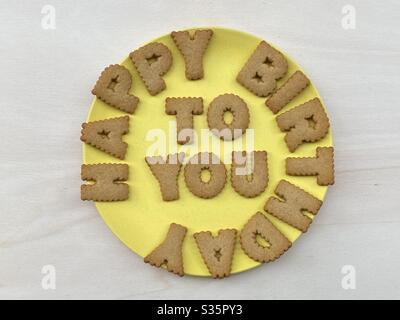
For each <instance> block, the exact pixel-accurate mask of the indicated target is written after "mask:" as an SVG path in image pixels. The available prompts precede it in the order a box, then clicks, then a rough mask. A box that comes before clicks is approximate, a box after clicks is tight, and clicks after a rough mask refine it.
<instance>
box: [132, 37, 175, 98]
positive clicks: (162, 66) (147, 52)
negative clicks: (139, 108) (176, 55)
mask: <svg viewBox="0 0 400 320" xmlns="http://www.w3.org/2000/svg"><path fill="white" fill-rule="evenodd" d="M129 57H130V58H131V60H132V62H133V64H134V65H135V67H136V70H137V71H138V73H139V75H140V77H141V78H142V80H143V82H144V85H145V86H146V88H147V91H148V92H149V93H150V94H151V95H152V96H154V95H156V94H158V93H159V92H161V91H163V90H164V89H165V88H166V85H165V81H164V80H163V78H162V76H163V75H164V74H166V73H167V72H168V70H169V69H170V68H171V65H172V54H171V51H170V50H169V49H168V47H167V46H165V45H164V44H162V43H159V42H153V43H149V44H147V45H145V46H143V47H141V48H139V49H137V50H135V51H133V52H131V53H130V54H129Z"/></svg>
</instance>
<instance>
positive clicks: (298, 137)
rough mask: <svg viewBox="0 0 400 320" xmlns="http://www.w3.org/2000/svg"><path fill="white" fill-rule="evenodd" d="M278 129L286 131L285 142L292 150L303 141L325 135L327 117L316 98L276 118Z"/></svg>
mask: <svg viewBox="0 0 400 320" xmlns="http://www.w3.org/2000/svg"><path fill="white" fill-rule="evenodd" d="M276 121H277V123H278V126H279V129H281V131H286V132H288V133H287V134H286V136H285V142H286V144H287V146H288V148H289V150H290V151H291V152H294V151H295V150H296V149H297V148H298V147H299V146H300V145H301V144H302V143H304V142H315V141H318V140H321V139H322V138H324V137H325V136H326V134H327V133H328V130H329V119H328V116H327V115H326V113H325V110H324V108H323V107H322V105H321V102H320V101H319V99H318V98H315V99H312V100H310V101H308V102H306V103H304V104H302V105H299V106H297V107H295V108H293V109H291V110H289V111H286V112H285V113H282V114H281V115H279V116H278V117H277V118H276Z"/></svg>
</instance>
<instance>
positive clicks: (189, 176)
mask: <svg viewBox="0 0 400 320" xmlns="http://www.w3.org/2000/svg"><path fill="white" fill-rule="evenodd" d="M203 170H208V171H209V172H210V175H211V177H210V180H209V181H207V182H205V181H203V180H202V178H201V173H202V171H203ZM184 171H185V182H186V186H187V187H188V189H189V191H190V192H191V193H193V194H194V195H195V196H198V197H200V198H204V199H209V198H213V197H215V196H216V195H218V194H219V193H220V192H221V191H222V189H223V188H224V186H225V182H226V169H225V165H224V164H223V163H222V162H221V160H220V159H219V158H218V157H217V156H216V155H215V154H213V153H208V152H201V153H198V154H196V155H194V156H193V157H192V158H190V159H189V162H188V164H186V166H185V170H184Z"/></svg>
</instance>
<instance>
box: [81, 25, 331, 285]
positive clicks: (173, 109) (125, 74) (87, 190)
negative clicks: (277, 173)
mask: <svg viewBox="0 0 400 320" xmlns="http://www.w3.org/2000/svg"><path fill="white" fill-rule="evenodd" d="M212 36H213V31H212V30H209V29H207V30H196V31H195V32H192V33H190V32H189V31H179V32H175V31H174V32H172V33H171V37H172V40H173V42H174V43H175V45H176V46H177V48H178V50H179V52H180V54H181V55H182V58H183V60H184V64H185V76H186V79H187V80H188V81H195V80H198V79H202V78H203V77H205V72H204V70H203V55H204V53H205V51H206V50H207V47H208V44H209V42H210V41H211V40H212ZM129 58H130V60H131V61H132V63H133V65H134V67H135V68H136V70H137V72H138V74H139V76H140V78H141V80H142V81H143V83H144V85H145V87H146V89H147V91H148V92H149V94H150V95H152V96H155V95H157V94H159V93H160V92H162V91H164V90H166V89H167V85H166V83H165V81H164V79H163V76H164V75H165V74H166V73H167V72H168V71H169V70H170V68H171V66H172V64H173V56H172V53H171V51H170V49H169V48H168V47H167V46H166V45H164V44H162V43H159V42H152V43H150V44H147V45H145V46H143V47H141V48H139V49H137V50H135V51H133V52H131V53H130V54H129ZM287 71H288V63H287V60H286V58H285V56H284V55H283V54H282V53H280V52H279V51H278V50H277V49H275V48H273V47H272V46H271V45H269V44H268V43H267V42H265V41H261V42H260V43H259V45H258V46H257V47H256V48H255V51H254V52H253V53H252V54H251V55H250V57H249V58H248V60H247V61H246V62H245V63H244V65H243V67H242V68H241V70H240V72H239V73H238V74H237V77H236V81H237V82H238V83H239V84H240V85H242V86H243V87H244V88H246V89H247V90H249V91H250V92H251V93H253V94H254V95H256V96H258V97H268V98H267V100H266V102H265V105H266V107H267V108H269V109H270V110H271V112H272V113H273V114H274V115H276V114H278V113H279V112H280V111H281V110H282V109H283V108H284V107H285V106H286V105H287V104H288V103H289V102H291V101H292V100H293V99H294V98H295V97H296V96H298V95H299V94H301V92H302V91H303V90H304V89H305V88H306V87H307V86H308V85H309V83H310V81H309V80H308V78H307V77H306V76H305V75H304V74H303V73H302V72H301V71H295V72H294V73H293V74H292V75H291V76H290V77H289V78H288V80H287V81H286V82H285V83H283V84H282V85H281V86H280V87H279V88H277V81H278V80H279V79H281V78H283V77H284V76H285V75H286V74H287ZM131 85H132V76H131V74H130V72H129V71H128V69H126V68H125V67H124V66H121V65H117V64H114V65H110V66H108V67H107V68H105V69H104V71H103V72H102V73H101V75H100V77H99V79H98V80H97V82H96V84H95V86H94V88H93V90H92V93H93V94H94V95H95V96H96V97H97V98H98V99H100V100H102V101H103V102H105V103H106V104H107V105H109V106H111V107H114V108H116V109H118V110H120V111H122V112H125V113H128V114H134V113H135V110H136V109H137V108H138V107H139V105H140V98H139V97H137V96H135V95H133V94H132V93H130V91H131ZM203 110H204V105H203V99H202V97H168V98H166V100H165V110H164V112H165V113H166V114H167V115H171V116H175V118H176V128H177V136H176V143H177V144H180V145H186V144H191V143H192V142H193V140H194V139H193V135H194V128H193V126H194V121H193V118H194V117H195V116H198V115H201V114H203ZM227 112H229V113H231V114H232V119H231V121H229V122H227V121H226V120H225V118H224V116H225V114H226V113H227ZM206 117H207V124H208V129H209V130H210V131H211V132H212V134H213V135H215V136H216V137H218V138H219V140H220V141H222V142H223V141H232V140H235V139H238V138H240V137H241V136H243V135H245V134H246V130H247V129H248V128H249V126H251V122H250V114H249V108H248V105H247V103H246V102H245V101H244V100H243V99H242V98H241V97H239V96H238V95H235V94H231V93H224V94H221V95H219V96H217V97H215V98H214V99H213V100H212V101H211V103H210V104H209V106H208V111H207V114H206ZM275 117H276V123H277V126H278V127H279V129H280V130H281V131H282V132H284V133H286V134H285V138H284V140H285V143H286V145H287V148H288V150H289V151H290V152H292V153H293V152H295V151H296V150H297V148H298V147H299V146H300V145H302V144H304V143H313V142H317V141H319V140H321V139H323V138H324V137H325V136H326V135H327V134H328V131H329V119H328V116H327V114H326V112H325V110H324V108H323V106H322V104H321V102H320V100H319V99H318V98H314V99H312V100H309V101H307V102H305V103H303V104H301V105H298V106H296V107H294V108H292V109H290V110H289V111H286V112H283V113H281V114H279V115H276V116H275ZM129 119H130V117H129V115H124V116H121V117H117V118H111V119H103V120H100V121H93V122H87V123H84V124H83V125H82V131H81V140H82V141H83V142H85V143H87V144H89V145H91V146H93V147H95V148H97V149H99V150H101V151H103V152H105V153H107V154H109V155H112V156H114V157H116V158H118V159H121V160H123V159H124V158H125V155H126V152H127V150H128V144H127V143H126V142H124V141H123V136H124V135H125V134H127V133H128V131H129ZM144 161H145V162H146V163H147V165H148V168H149V172H151V174H152V175H153V176H154V180H155V181H156V183H158V185H159V188H160V198H161V199H162V200H163V201H175V200H178V199H179V186H178V177H179V174H180V172H181V171H183V172H184V181H185V184H186V187H187V188H188V189H189V191H190V192H191V193H192V194H193V195H194V196H197V197H200V198H203V199H211V198H214V197H216V196H217V195H218V194H219V193H220V192H221V191H222V190H223V188H224V186H225V184H226V182H227V176H228V172H227V168H226V165H225V164H224V163H223V162H222V161H221V160H220V158H219V156H218V155H217V154H215V152H199V153H197V154H195V155H193V156H191V157H189V158H188V159H186V156H185V154H184V153H174V154H168V155H166V156H165V157H162V156H156V155H146V156H144ZM285 167H286V174H287V175H290V176H315V178H316V183H317V184H318V185H321V186H328V185H331V184H333V183H334V168H333V148H332V147H317V148H316V149H315V156H312V157H309V158H299V157H290V158H287V159H286V164H285ZM268 169H269V168H268V154H267V152H266V151H262V150H261V151H251V152H246V151H233V152H232V154H231V166H230V183H231V185H232V187H233V189H234V190H235V192H236V193H237V194H238V195H240V196H242V197H245V198H254V197H257V196H259V195H260V194H262V193H263V192H264V191H265V190H266V188H267V186H268ZM205 171H207V172H208V174H209V175H208V178H206V179H205V178H204V177H203V174H202V173H203V172H205ZM128 173H129V165H128V164H114V163H110V164H84V165H82V169H81V176H82V179H83V180H86V181H90V183H88V184H84V185H82V186H81V198H82V200H93V201H123V200H126V199H128V198H129V186H128V184H126V183H124V182H125V181H127V179H128ZM274 192H275V194H276V196H271V197H270V198H269V199H268V200H267V202H266V203H265V206H264V210H265V211H266V212H268V213H269V214H271V215H273V216H274V217H276V218H278V219H280V220H282V221H284V222H285V223H287V224H289V225H291V226H293V227H294V228H296V229H298V230H300V231H302V232H305V231H307V229H308V227H309V225H310V223H311V222H312V219H311V218H310V217H309V216H308V215H307V214H305V212H308V213H310V214H312V215H316V214H317V213H318V211H319V209H320V207H321V205H322V201H320V200H319V199H317V198H316V197H314V196H313V195H311V194H310V193H308V192H307V191H305V190H303V189H301V188H299V187H298V186H296V185H294V184H292V183H290V182H288V181H286V180H281V181H280V182H279V183H278V185H277V187H276V189H275V191H274ZM186 233H187V228H186V227H185V226H182V225H179V224H175V223H172V224H171V225H170V227H169V230H168V232H167V235H166V237H165V240H164V241H163V242H162V243H161V244H160V245H159V246H158V247H157V248H155V249H154V250H153V251H152V252H151V253H149V254H148V255H147V256H146V257H145V258H144V261H145V262H147V263H150V264H152V265H155V266H158V267H160V266H165V267H166V268H167V270H169V271H171V272H173V273H176V274H178V275H183V274H184V264H183V259H182V244H183V241H184V239H185V237H186ZM237 234H238V231H237V230H235V229H221V230H219V231H218V233H217V235H215V236H213V235H212V233H211V232H210V231H201V232H197V233H194V234H193V237H194V239H195V241H196V244H197V247H198V249H199V251H200V253H201V256H202V259H203V260H204V263H205V264H206V266H207V268H208V270H209V272H210V274H211V275H212V276H213V277H215V278H222V277H225V276H228V275H229V274H230V272H231V263H232V257H233V253H234V247H235V242H236V237H237ZM258 237H261V238H263V239H264V240H265V241H266V242H267V243H268V244H267V245H261V243H260V242H259V241H258ZM240 246H241V248H242V250H243V251H244V252H245V253H246V254H247V255H248V256H249V257H250V258H251V259H253V260H255V261H258V262H269V261H273V260H275V259H277V258H278V257H280V256H281V255H282V254H283V253H284V252H285V251H286V250H288V249H289V248H290V246H291V242H290V241H289V240H288V239H287V238H286V237H285V236H284V235H283V234H282V233H281V232H280V231H279V230H278V229H277V228H276V227H275V226H274V225H273V224H272V223H271V222H270V221H269V220H268V218H267V217H266V216H265V215H264V214H263V213H261V212H257V213H256V214H254V215H253V216H252V217H251V218H250V220H249V221H248V222H247V223H246V224H245V225H244V226H243V229H242V230H241V231H240Z"/></svg>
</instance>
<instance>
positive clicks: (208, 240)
mask: <svg viewBox="0 0 400 320" xmlns="http://www.w3.org/2000/svg"><path fill="white" fill-rule="evenodd" d="M193 237H194V238H195V240H196V243H197V247H198V248H199V250H200V253H201V256H202V258H203V260H204V262H205V264H206V266H207V268H208V271H210V273H211V275H212V276H213V277H214V278H223V277H227V276H229V275H230V273H231V265H232V257H233V250H234V248H235V239H236V230H235V229H225V230H219V231H218V235H217V236H216V237H213V235H212V234H211V232H210V231H206V232H205V231H203V232H199V233H195V234H194V235H193Z"/></svg>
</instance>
